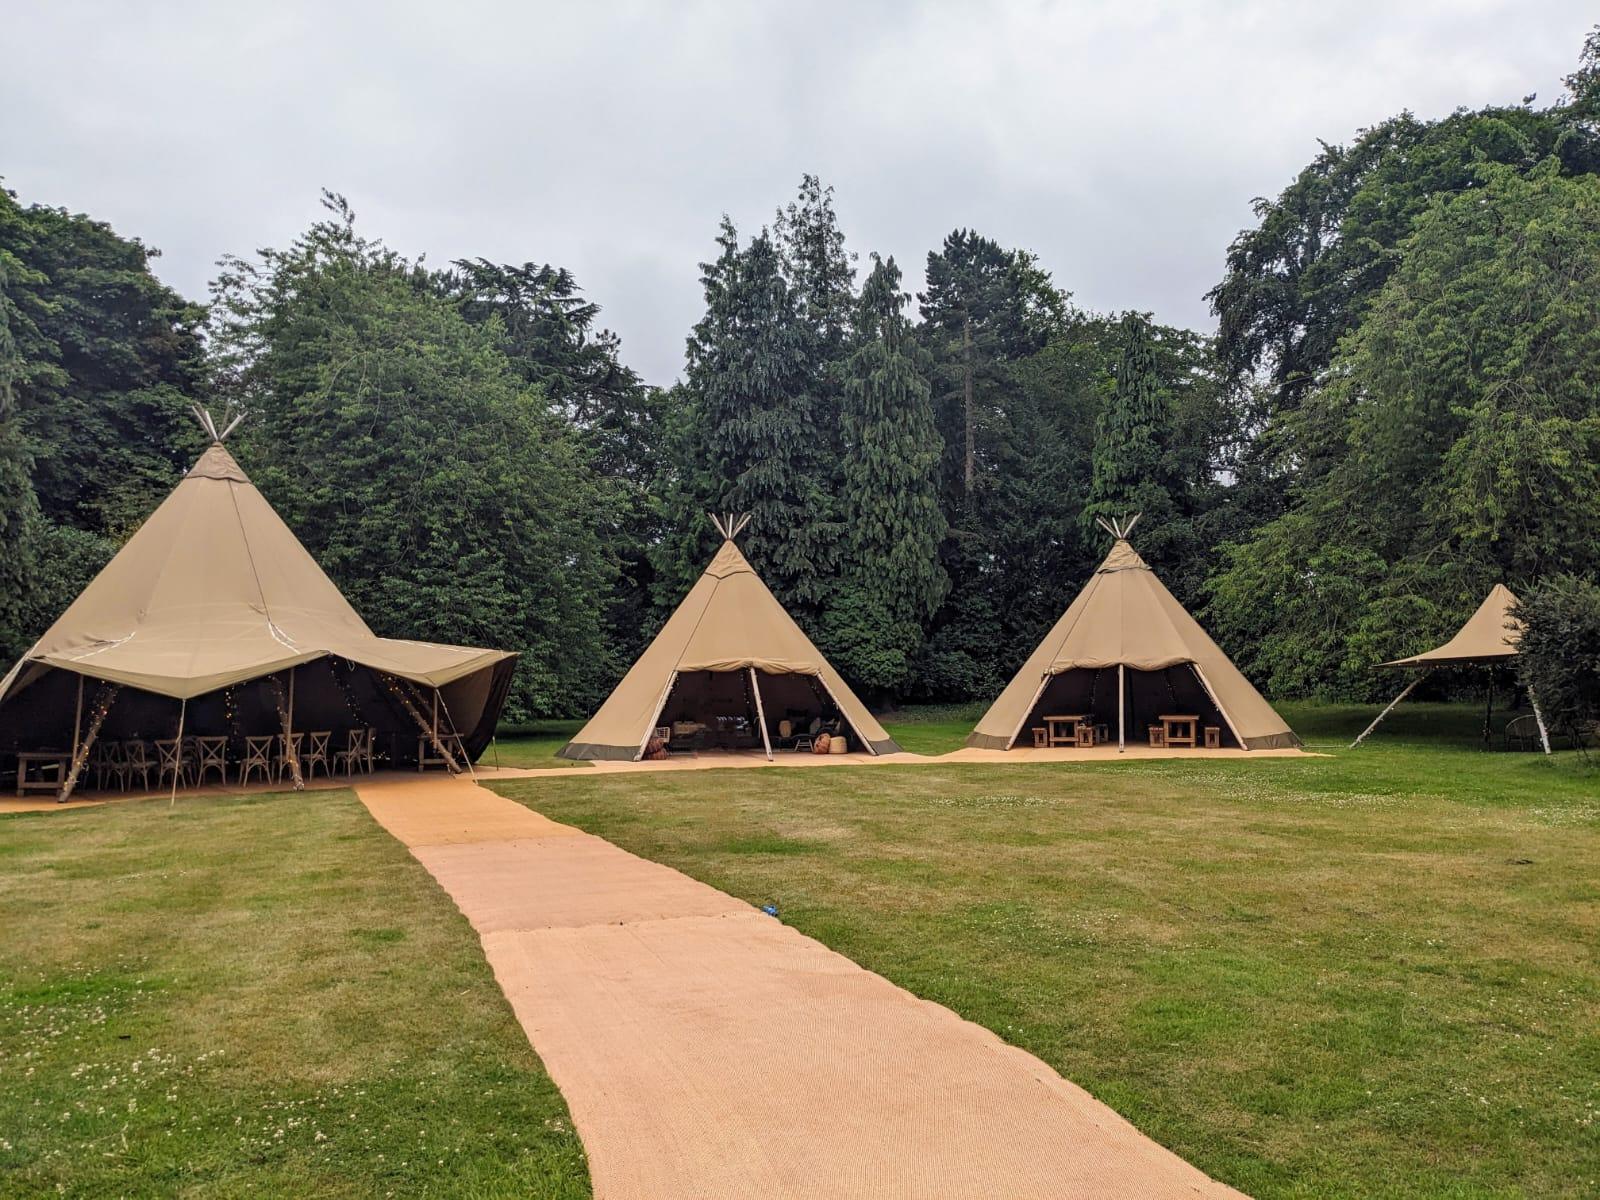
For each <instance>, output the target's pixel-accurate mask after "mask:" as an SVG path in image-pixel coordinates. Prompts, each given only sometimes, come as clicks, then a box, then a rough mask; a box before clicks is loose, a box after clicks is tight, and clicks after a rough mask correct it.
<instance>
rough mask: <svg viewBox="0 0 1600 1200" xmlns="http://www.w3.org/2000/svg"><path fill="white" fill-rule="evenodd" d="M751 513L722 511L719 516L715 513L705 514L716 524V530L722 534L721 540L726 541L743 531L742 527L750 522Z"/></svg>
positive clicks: (731, 539)
mask: <svg viewBox="0 0 1600 1200" xmlns="http://www.w3.org/2000/svg"><path fill="white" fill-rule="evenodd" d="M752 515H753V514H751V513H723V514H722V515H721V516H718V515H717V514H716V513H707V514H706V516H708V517H710V518H711V524H712V525H714V526H716V530H717V532H718V533H720V534H721V535H722V538H723V540H724V541H728V542H731V541H733V539H734V538H736V537H738V536H739V535H740V534H741V533H743V532H744V527H745V526H746V525H748V524H750V518H751V516H752Z"/></svg>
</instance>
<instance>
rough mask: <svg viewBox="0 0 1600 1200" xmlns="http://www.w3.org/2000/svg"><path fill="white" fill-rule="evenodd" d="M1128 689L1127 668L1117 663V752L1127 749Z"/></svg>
mask: <svg viewBox="0 0 1600 1200" xmlns="http://www.w3.org/2000/svg"><path fill="white" fill-rule="evenodd" d="M1127 715H1128V691H1127V668H1126V667H1125V666H1123V664H1122V663H1118V664H1117V753H1118V754H1121V753H1122V752H1123V751H1124V750H1125V749H1127V731H1126V729H1125V728H1124V727H1125V725H1126V724H1127Z"/></svg>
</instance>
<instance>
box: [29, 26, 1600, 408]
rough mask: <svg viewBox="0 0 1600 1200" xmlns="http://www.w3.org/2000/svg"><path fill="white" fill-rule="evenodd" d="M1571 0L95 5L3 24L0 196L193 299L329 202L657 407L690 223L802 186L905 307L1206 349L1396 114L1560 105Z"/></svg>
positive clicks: (1569, 53) (690, 258)
mask: <svg viewBox="0 0 1600 1200" xmlns="http://www.w3.org/2000/svg"><path fill="white" fill-rule="evenodd" d="M1597 19H1600V12H1597V10H1596V9H1595V7H1594V3H1593V0H1321V2H1320V3H1314V4H1313V3H1298V2H1293V0H1187V2H1185V0H1167V2H1158V0H1071V2H1062V3H1054V4H1050V3H1041V2H1032V3H1030V2H1027V0H1010V2H1006V3H987V4H976V3H973V4H955V3H948V4H946V3H927V4H920V5H911V4H891V3H887V2H884V3H875V2H873V0H856V2H855V3H839V4H832V3H812V4H806V3H786V4H779V3H775V2H774V3H766V2H758V0H723V2H714V3H687V2H671V3H669V2H668V0H654V2H650V3H633V4H630V3H598V2H595V3H579V2H567V3H559V4H557V3H548V4H544V3H538V4H536V3H515V2H509V0H508V2H506V3H499V4H488V3H463V2H460V0H457V2H454V3H439V2H438V0H431V2H428V3H402V2H398V0H396V2H391V3H384V4H356V3H328V2H326V0H323V2H321V3H304V2H301V0H274V3H272V4H270V5H261V4H232V5H226V4H216V3H206V4H171V3H151V2H147V3H140V4H124V3H116V2H112V0H107V2H105V3H100V4H82V3H73V2H70V0H52V2H29V0H11V2H10V3H8V4H6V6H5V13H4V28H5V31H6V38H7V41H8V42H9V43H10V47H9V49H8V53H7V55H6V59H7V70H6V72H5V73H3V74H0V176H3V177H4V179H5V183H6V186H8V187H10V188H11V189H12V190H14V191H16V192H18V193H19V195H20V197H21V199H22V200H23V201H24V202H39V203H45V204H51V205H60V206H64V207H67V208H70V209H73V210H77V211H85V212H88V213H90V214H92V215H94V216H96V217H99V218H102V219H105V220H109V221H110V222H111V223H112V224H113V225H114V226H115V227H116V228H117V229H118V230H119V231H120V232H122V233H124V234H130V235H137V236H139V237H141V238H143V239H144V240H145V241H146V242H148V243H150V244H151V245H154V246H157V247H159V248H160V249H161V251H162V252H163V254H162V257H161V259H160V260H159V261H158V263H157V269H158V270H159V272H160V274H161V275H162V276H163V277H164V278H165V279H167V280H168V281H169V282H170V283H172V284H173V285H174V286H176V287H177V288H179V289H180V290H181V291H183V292H184V293H186V294H188V295H191V296H194V297H197V298H199V297H203V296H204V294H205V291H206V286H207V283H208V281H209V279H210V278H211V275H212V274H213V265H214V263H215V261H216V259H217V257H218V256H219V255H221V254H223V253H225V252H245V251H249V250H251V249H254V248H256V247H260V246H269V245H281V244H283V243H285V242H287V241H288V240H290V239H291V238H292V237H293V236H294V235H295V233H296V232H297V231H298V230H299V229H301V228H303V227H304V226H305V225H306V224H307V223H308V222H309V221H310V220H312V219H314V218H315V217H316V216H317V215H318V208H317V196H318V189H319V188H322V187H329V188H332V189H335V190H337V191H341V192H343V193H345V195H346V196H348V197H349V199H350V201H351V203H352V205H353V206H354V207H355V209H356V211H357V213H358V218H359V223H360V224H361V225H362V226H364V228H365V230H366V232H368V233H369V234H372V235H377V236H381V237H382V238H384V239H385V240H386V241H387V242H388V243H389V244H390V245H391V246H393V247H395V248H396V249H398V250H401V251H403V252H405V253H407V254H411V255H417V254H426V256H427V258H428V260H429V261H430V262H433V263H436V264H443V263H445V262H447V261H448V260H450V259H452V258H456V257H463V256H480V255H481V256H484V257H487V258H491V259H497V260H502V261H514V262H521V261H525V260H530V259H531V260H538V261H549V262H554V263H559V264H561V265H564V266H567V267H570V268H571V269H573V270H574V271H575V272H576V273H577V276H578V279H579V282H580V283H582V284H583V286H584V287H585V289H586V290H587V292H588V293H589V295H590V296H591V297H592V298H593V299H595V300H597V301H598V302H599V303H600V304H601V305H602V306H603V307H604V310H605V312H604V320H605V323H606V324H607V325H609V326H611V327H612V328H614V329H616V330H617V331H618V332H619V333H620V334H621V336H622V340H623V352H624V356H625V358H626V359H627V360H628V361H629V362H630V363H631V364H632V365H633V366H635V367H636V368H637V369H638V370H640V371H641V372H642V373H643V374H644V375H645V377H646V378H647V379H649V380H651V381H652V382H659V383H666V382H670V381H671V380H672V379H673V378H675V377H676V376H677V375H678V373H679V371H680V370H681V366H682V357H683V341H684V337H685V335H686V333H687V332H688V329H689V326H690V325H691V324H692V323H693V321H694V320H695V319H696V317H697V315H698V313H699V309H700V295H699V287H698V281H697V273H698V268H697V264H698V263H699V262H700V261H701V260H702V259H703V258H705V257H706V256H707V254H708V253H709V251H710V247H711V244H712V237H713V234H714V232H715V227H716V222H717V219H718V216H719V215H720V214H721V213H723V212H727V213H728V214H729V215H731V216H732V217H733V219H734V221H735V222H736V223H737V224H738V225H739V227H740V228H741V229H742V230H752V229H754V228H756V227H758V226H759V225H760V224H762V223H764V222H766V221H769V220H770V219H771V215H772V212H773V210H774V209H775V208H776V207H777V206H778V205H779V204H781V203H783V202H785V201H786V200H788V199H789V198H790V197H791V196H792V194H793V192H794V189H795V185H796V184H797V183H798V181H799V178H800V175H801V173H802V172H806V171H811V172H815V173H817V174H819V175H820V176H821V177H822V179H823V181H824V182H826V183H830V184H832V185H833V186H834V188H835V189H836V202H837V206H838V210H839V213H840V216H841V219H842V223H843V226H844V229H845V233H846V235H847V237H848V239H849V241H850V244H851V246H852V248H853V249H855V250H857V251H860V252H861V253H862V254H863V256H864V255H865V253H866V252H867V251H869V250H877V251H879V252H881V253H884V254H893V255H895V256H896V258H897V259H899V261H900V262H901V264H902V265H903V266H904V267H905V268H906V269H907V275H908V280H909V282H910V285H911V286H912V287H913V288H914V287H915V286H916V285H917V283H918V282H919V281H920V274H921V272H920V265H921V263H922V262H923V261H924V259H925V256H926V254H927V252H928V250H929V249H930V248H932V247H934V246H936V245H938V243H939V242H940V240H941V239H942V238H943V237H944V235H945V234H946V233H948V232H949V231H950V230H951V229H952V228H955V227H957V226H971V227H973V228H976V229H978V230H981V231H982V232H984V233H986V234H988V235H989V236H991V237H993V238H995V239H997V240H999V241H1000V242H1001V243H1002V244H1005V245H1013V246H1024V247H1027V248H1029V249H1032V250H1034V251H1035V252H1037V253H1038V254H1039V256H1040V258H1041V259H1042V261H1043V264H1044V265H1045V266H1046V267H1047V268H1048V269H1049V270H1050V271H1051V272H1052V273H1053V274H1054V276H1055V279H1056V281H1057V282H1058V283H1059V284H1060V285H1061V286H1063V287H1066V288H1068V289H1069V290H1071V291H1072V292H1073V293H1074V295H1075V296H1076V298H1077V300H1078V302H1079V303H1080V304H1082V305H1085V306H1086V307H1091V308H1097V309H1103V310H1114V309H1123V308H1130V307H1133V308H1140V309H1149V310H1153V311H1154V312H1155V314H1156V315H1157V317H1158V318H1159V319H1160V320H1163V321H1167V322H1171V323H1175V324H1186V325H1191V326H1193V327H1195V328H1200V329H1209V328H1210V327H1211V325H1212V322H1211V318H1210V315H1209V313H1208V311H1207V308H1206V305H1205V302H1204V300H1203V299H1202V297H1203V294H1204V293H1205V291H1206V290H1207V288H1208V287H1210V286H1211V285H1212V284H1213V283H1214V282H1215V281H1216V279H1217V277H1218V275H1219V273H1220V270H1221V263H1222V256H1223V252H1224V250H1225V248H1226V246H1227V243H1228V241H1229V240H1230V239H1231V238H1232V236H1233V235H1234V234H1235V233H1236V232H1237V231H1238V230H1239V229H1240V228H1241V227H1242V226H1244V225H1246V224H1248V223H1249V220H1250V210H1249V204H1250V200H1251V198H1252V197H1254V196H1257V195H1262V194H1275V193H1276V192H1278V191H1279V190H1280V189H1281V188H1282V187H1283V186H1284V184H1285V183H1287V182H1288V181H1289V179H1290V178H1291V177H1292V175H1293V174H1294V172H1295V171H1296V170H1297V169H1298V168H1299V167H1300V166H1302V165H1303V164H1304V163H1305V162H1307V161H1308V160H1309V159H1310V158H1311V157H1312V156H1313V155H1314V154H1315V153H1316V150H1317V139H1318V138H1322V139H1325V140H1329V141H1340V140H1343V139H1346V138H1348V137H1349V136H1350V134H1351V133H1352V132H1353V131H1354V130H1356V129H1358V128H1360V127H1361V126H1363V125H1367V124H1370V123H1372V122H1374V121H1378V120H1381V119H1382V118H1384V117H1386V116H1389V115H1391V114H1393V113H1395V112H1397V111H1399V110H1401V109H1403V108H1410V109H1411V110H1413V111H1414V112H1416V113H1418V114H1420V115H1424V116H1437V115H1440V114H1443V113H1446V112H1448V111H1449V110H1450V109H1452V108H1454V107H1457V106H1460V105H1468V106H1475V105H1479V104H1483V103H1488V102H1516V101H1518V100H1520V99H1521V98H1522V97H1523V96H1524V95H1526V94H1528V93H1530V92H1537V93H1538V95H1539V97H1540V101H1541V102H1547V101H1550V100H1553V99H1555V98H1556V96H1557V95H1558V94H1559V92H1560V79H1561V76H1562V75H1564V74H1565V73H1567V72H1568V71H1569V70H1571V68H1572V65H1573V63H1574V61H1575V60H1576V57H1577V53H1578V49H1579V47H1580V45H1581V44H1582V41H1583V37H1584V34H1585V31H1586V29H1587V28H1588V27H1589V26H1590V25H1592V24H1593V23H1594V22H1595V21H1596V20H1597Z"/></svg>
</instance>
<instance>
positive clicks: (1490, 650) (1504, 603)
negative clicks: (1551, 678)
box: [1378, 583, 1522, 667]
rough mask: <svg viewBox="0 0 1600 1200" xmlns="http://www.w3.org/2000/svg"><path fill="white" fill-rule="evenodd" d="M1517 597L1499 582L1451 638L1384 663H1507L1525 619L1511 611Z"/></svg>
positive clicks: (1409, 665)
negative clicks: (1420, 651) (1522, 619)
mask: <svg viewBox="0 0 1600 1200" xmlns="http://www.w3.org/2000/svg"><path fill="white" fill-rule="evenodd" d="M1516 603H1517V597H1516V596H1515V594H1513V593H1512V591H1511V589H1510V588H1508V587H1507V586H1506V585H1505V584H1503V583H1497V584H1495V585H1494V587H1493V588H1492V589H1491V590H1490V592H1489V594H1488V595H1487V596H1485V597H1484V599H1483V603H1482V604H1480V605H1478V610H1477V611H1476V612H1475V613H1473V614H1472V616H1470V617H1468V618H1467V623H1466V624H1465V625H1463V626H1462V627H1461V628H1460V629H1458V630H1456V634H1455V636H1454V637H1452V638H1451V639H1450V640H1449V641H1448V642H1446V643H1444V645H1442V646H1435V647H1434V648H1433V649H1432V650H1425V651H1423V652H1422V653H1421V654H1413V655H1412V656H1411V657H1409V658H1397V659H1395V660H1394V661H1393V662H1386V663H1379V664H1378V665H1379V666H1380V667H1449V666H1459V665H1463V664H1470V663H1484V664H1494V663H1503V662H1506V661H1508V660H1509V659H1512V658H1515V657H1516V655H1517V639H1518V638H1520V637H1521V636H1522V622H1521V621H1519V620H1517V618H1516V617H1514V616H1512V615H1511V610H1512V608H1513V607H1515V605H1516Z"/></svg>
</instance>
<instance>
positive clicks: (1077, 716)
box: [1039, 713, 1089, 746]
mask: <svg viewBox="0 0 1600 1200" xmlns="http://www.w3.org/2000/svg"><path fill="white" fill-rule="evenodd" d="M1039 719H1040V720H1041V721H1043V722H1044V727H1045V728H1046V729H1047V730H1049V733H1048V734H1047V735H1046V740H1047V741H1048V742H1049V743H1050V744H1051V745H1052V746H1076V745H1077V744H1078V726H1079V724H1081V723H1082V722H1084V721H1087V720H1088V719H1089V718H1088V715H1087V714H1085V713H1070V714H1068V715H1066V716H1059V715H1058V716H1054V717H1040V718H1039Z"/></svg>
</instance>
